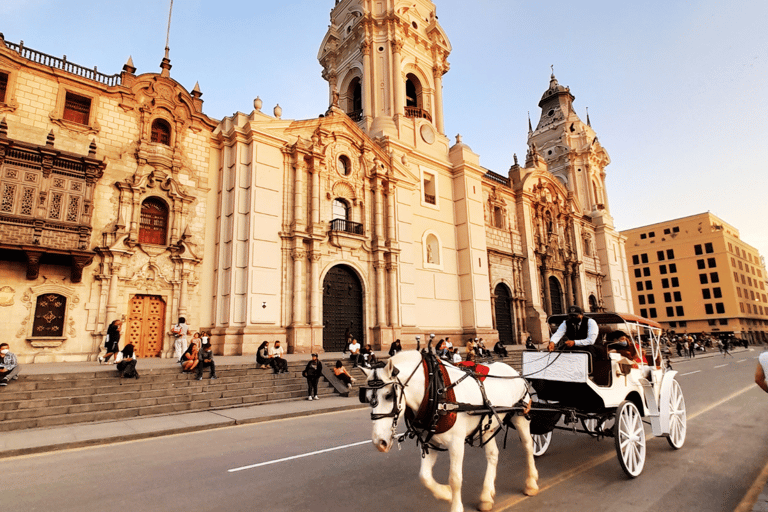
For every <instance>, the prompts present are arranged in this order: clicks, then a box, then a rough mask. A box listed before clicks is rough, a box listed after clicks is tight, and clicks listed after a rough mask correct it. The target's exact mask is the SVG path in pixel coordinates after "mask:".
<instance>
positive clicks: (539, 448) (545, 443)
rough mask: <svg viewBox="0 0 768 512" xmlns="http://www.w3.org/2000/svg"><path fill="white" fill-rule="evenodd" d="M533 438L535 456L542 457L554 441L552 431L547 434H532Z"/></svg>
mask: <svg viewBox="0 0 768 512" xmlns="http://www.w3.org/2000/svg"><path fill="white" fill-rule="evenodd" d="M531 437H532V438H533V456H534V457H541V456H542V455H544V454H545V453H546V452H547V448H549V443H551V442H552V431H549V432H547V433H546V434H531Z"/></svg>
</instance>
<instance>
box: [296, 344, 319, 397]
mask: <svg viewBox="0 0 768 512" xmlns="http://www.w3.org/2000/svg"><path fill="white" fill-rule="evenodd" d="M322 374H323V363H321V362H320V360H319V359H318V358H317V354H312V359H310V361H309V362H308V363H307V366H306V367H305V368H304V371H303V372H301V376H302V377H304V378H305V379H307V400H320V398H318V396H317V383H318V382H319V381H320V376H321V375H322Z"/></svg>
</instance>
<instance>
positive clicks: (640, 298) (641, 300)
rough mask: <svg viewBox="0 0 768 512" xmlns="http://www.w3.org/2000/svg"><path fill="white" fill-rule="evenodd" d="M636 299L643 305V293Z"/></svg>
mask: <svg viewBox="0 0 768 512" xmlns="http://www.w3.org/2000/svg"><path fill="white" fill-rule="evenodd" d="M637 301H638V302H639V303H640V305H641V306H645V295H640V296H639V297H638V298H637Z"/></svg>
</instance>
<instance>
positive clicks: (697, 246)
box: [693, 244, 704, 256]
mask: <svg viewBox="0 0 768 512" xmlns="http://www.w3.org/2000/svg"><path fill="white" fill-rule="evenodd" d="M693 251H694V252H695V253H696V256H700V255H701V254H704V251H702V250H701V245H699V244H697V245H694V246H693Z"/></svg>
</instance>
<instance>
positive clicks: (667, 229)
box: [664, 228, 672, 235]
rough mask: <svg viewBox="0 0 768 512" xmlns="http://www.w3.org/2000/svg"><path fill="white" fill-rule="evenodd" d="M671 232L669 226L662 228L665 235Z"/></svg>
mask: <svg viewBox="0 0 768 512" xmlns="http://www.w3.org/2000/svg"><path fill="white" fill-rule="evenodd" d="M671 233H672V231H671V230H670V229H669V228H666V229H665V230H664V234H665V235H669V234H671Z"/></svg>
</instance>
